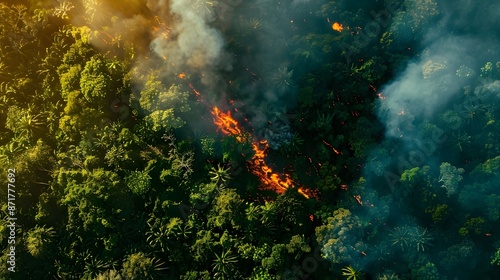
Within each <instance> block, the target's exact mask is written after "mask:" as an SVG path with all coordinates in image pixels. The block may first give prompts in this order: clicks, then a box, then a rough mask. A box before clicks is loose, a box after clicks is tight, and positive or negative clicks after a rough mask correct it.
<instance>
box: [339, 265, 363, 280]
mask: <svg viewBox="0 0 500 280" xmlns="http://www.w3.org/2000/svg"><path fill="white" fill-rule="evenodd" d="M342 276H345V277H346V279H347V280H358V279H363V273H362V272H361V271H359V270H357V269H355V268H353V267H352V266H350V265H349V266H346V267H344V268H342Z"/></svg>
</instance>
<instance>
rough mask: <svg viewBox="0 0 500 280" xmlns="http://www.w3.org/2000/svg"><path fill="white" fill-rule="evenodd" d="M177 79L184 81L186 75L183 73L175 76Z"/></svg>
mask: <svg viewBox="0 0 500 280" xmlns="http://www.w3.org/2000/svg"><path fill="white" fill-rule="evenodd" d="M177 77H178V78H180V79H184V78H186V73H184V72H183V73H180V74H179V75H177Z"/></svg>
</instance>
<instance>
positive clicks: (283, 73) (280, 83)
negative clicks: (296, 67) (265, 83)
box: [272, 67, 293, 92]
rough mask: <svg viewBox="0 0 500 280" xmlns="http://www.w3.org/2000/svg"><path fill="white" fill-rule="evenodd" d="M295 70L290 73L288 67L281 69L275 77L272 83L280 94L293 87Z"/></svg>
mask: <svg viewBox="0 0 500 280" xmlns="http://www.w3.org/2000/svg"><path fill="white" fill-rule="evenodd" d="M292 76H293V70H290V71H288V67H280V68H278V71H276V73H275V74H274V75H273V77H272V82H273V83H274V85H275V86H276V88H277V89H278V90H279V91H280V92H285V91H287V90H289V89H290V88H292V86H293V80H292Z"/></svg>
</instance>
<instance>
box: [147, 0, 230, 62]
mask: <svg viewBox="0 0 500 280" xmlns="http://www.w3.org/2000/svg"><path fill="white" fill-rule="evenodd" d="M198 2H199V1H197V0H173V1H172V2H171V3H170V8H171V9H170V12H171V15H172V17H173V25H172V30H171V34H169V35H167V36H158V37H156V38H155V39H154V40H153V41H152V43H151V47H152V49H153V50H154V51H155V53H157V54H158V55H159V56H160V57H164V58H165V59H166V61H167V62H168V63H170V64H171V65H178V66H182V65H186V66H189V67H195V68H213V67H216V66H217V65H218V64H219V63H220V62H221V61H220V60H219V59H220V57H221V55H222V53H223V48H224V39H223V37H222V35H221V33H220V31H218V30H216V29H215V28H213V27H210V23H211V22H213V21H214V16H213V11H212V10H211V8H210V7H209V6H203V5H201V6H200V5H198V6H197V3H198ZM197 8H198V10H197ZM203 9H206V10H203Z"/></svg>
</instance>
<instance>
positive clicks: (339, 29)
mask: <svg viewBox="0 0 500 280" xmlns="http://www.w3.org/2000/svg"><path fill="white" fill-rule="evenodd" d="M332 29H333V30H335V31H337V32H342V30H343V29H344V26H342V24H340V23H338V22H334V23H333V24H332Z"/></svg>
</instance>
